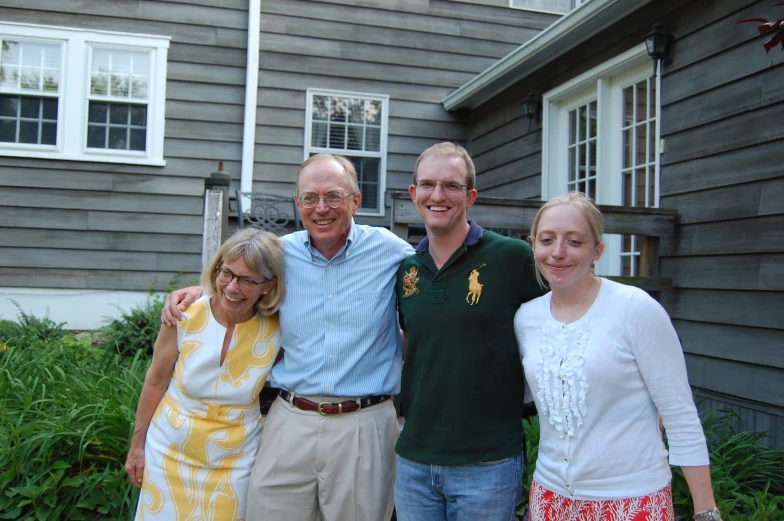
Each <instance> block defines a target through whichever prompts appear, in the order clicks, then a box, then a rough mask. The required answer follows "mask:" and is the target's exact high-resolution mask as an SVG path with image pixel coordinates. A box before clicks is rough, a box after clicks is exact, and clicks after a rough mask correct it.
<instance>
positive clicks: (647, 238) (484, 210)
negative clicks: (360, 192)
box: [389, 192, 677, 291]
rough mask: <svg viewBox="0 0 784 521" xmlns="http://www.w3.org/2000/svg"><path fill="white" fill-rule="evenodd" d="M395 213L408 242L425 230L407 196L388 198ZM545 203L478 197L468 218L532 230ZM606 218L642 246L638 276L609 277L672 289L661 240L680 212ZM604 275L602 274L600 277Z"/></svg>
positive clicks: (629, 211) (613, 209) (611, 210)
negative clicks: (663, 270)
mask: <svg viewBox="0 0 784 521" xmlns="http://www.w3.org/2000/svg"><path fill="white" fill-rule="evenodd" d="M389 196H390V201H391V206H392V212H391V214H392V215H391V222H390V229H391V230H392V231H393V232H394V233H395V234H397V235H398V236H399V237H401V238H403V239H405V240H407V241H408V240H409V239H410V238H411V236H410V233H409V232H410V227H411V226H419V227H421V226H422V218H421V217H420V216H419V213H418V212H417V210H416V207H415V206H414V203H413V202H412V201H411V196H410V195H409V193H408V192H391V193H390V194H389ZM543 204H544V201H534V200H530V199H523V200H521V199H504V198H499V197H478V198H477V200H476V202H475V203H474V205H473V206H472V207H471V208H469V209H468V217H469V218H470V219H474V220H475V221H476V222H477V223H479V224H481V225H482V227H484V228H503V229H516V230H530V228H531V224H532V223H533V220H534V217H535V216H536V212H537V211H538V210H539V208H540V207H541V206H542V205H543ZM599 209H600V210H601V212H602V215H603V216H604V232H605V233H609V234H615V233H617V234H628V235H636V236H637V237H638V239H639V243H640V257H639V275H638V276H635V277H614V276H613V277H608V278H610V279H612V280H617V281H618V282H623V283H624V284H629V285H632V286H637V287H639V288H642V289H645V290H647V291H663V290H668V289H671V288H672V279H669V278H662V277H659V240H660V238H661V237H671V236H672V235H673V234H674V233H675V220H676V218H677V211H676V210H674V209H670V208H638V207H631V206H610V205H599ZM600 275H601V273H600Z"/></svg>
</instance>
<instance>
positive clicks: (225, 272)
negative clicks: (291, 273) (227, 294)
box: [218, 266, 269, 292]
mask: <svg viewBox="0 0 784 521" xmlns="http://www.w3.org/2000/svg"><path fill="white" fill-rule="evenodd" d="M235 278H236V279H237V286H239V288H240V289H241V290H242V291H245V292H248V291H251V290H253V288H255V287H256V286H261V285H262V284H264V283H265V282H269V279H265V280H263V281H262V282H256V281H255V280H253V279H251V278H249V277H240V276H239V275H236V274H235V273H234V272H233V271H231V270H230V269H229V268H227V267H226V266H220V267H218V280H219V281H221V282H223V283H224V284H231V281H232V280H234V279H235Z"/></svg>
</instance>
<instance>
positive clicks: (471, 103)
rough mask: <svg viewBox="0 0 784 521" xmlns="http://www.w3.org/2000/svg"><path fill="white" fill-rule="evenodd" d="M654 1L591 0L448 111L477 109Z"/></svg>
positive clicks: (475, 83) (451, 101)
mask: <svg viewBox="0 0 784 521" xmlns="http://www.w3.org/2000/svg"><path fill="white" fill-rule="evenodd" d="M652 1H653V0H591V1H590V2H586V3H584V4H582V5H581V6H579V7H577V8H575V9H572V11H570V12H569V13H567V14H566V15H564V16H563V17H562V18H559V19H558V20H557V21H556V22H554V23H553V24H552V25H550V26H549V27H548V28H547V29H545V30H544V31H542V32H541V33H539V34H537V35H536V36H534V37H533V38H531V39H530V40H528V41H527V42H525V43H524V44H522V45H521V46H520V47H518V48H517V49H515V50H514V51H512V52H510V53H509V54H507V55H506V56H504V57H503V58H501V59H500V60H499V61H498V62H496V63H495V64H494V65H492V66H490V67H488V68H487V69H485V70H484V71H482V72H481V73H479V75H477V76H476V77H474V78H473V79H471V80H470V81H468V82H467V83H465V84H464V85H463V86H462V87H460V88H459V89H457V90H456V91H454V92H453V93H451V94H450V95H449V96H447V97H445V98H444V99H443V100H442V101H441V103H442V104H443V106H444V108H445V109H446V110H448V111H453V110H457V109H460V108H471V109H473V108H476V107H478V106H480V105H481V104H483V103H485V102H486V101H488V100H489V99H491V98H492V97H493V96H496V95H497V94H500V93H501V92H502V91H503V90H504V89H506V88H507V87H509V86H511V85H513V84H515V83H516V82H518V81H520V80H522V79H523V78H525V77H527V76H529V75H530V74H531V73H533V72H535V71H537V70H539V69H541V68H542V67H544V66H546V65H547V64H548V63H551V62H552V61H553V60H555V59H557V58H558V57H559V56H562V55H564V54H566V53H567V52H569V51H570V50H571V49H573V48H575V47H576V46H578V45H580V44H581V43H582V42H584V41H585V40H587V39H588V38H590V37H591V36H593V35H595V34H598V33H600V32H601V31H603V30H604V29H606V28H607V27H609V26H610V25H612V24H613V23H615V22H617V21H618V20H621V19H623V18H624V17H626V16H627V15H629V14H630V13H633V12H634V11H636V10H637V9H639V8H641V7H642V6H644V5H646V4H648V3H650V2H652Z"/></svg>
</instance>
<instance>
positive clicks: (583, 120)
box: [577, 105, 588, 141]
mask: <svg viewBox="0 0 784 521" xmlns="http://www.w3.org/2000/svg"><path fill="white" fill-rule="evenodd" d="M578 114H579V115H578V121H577V124H578V132H577V139H578V140H579V141H585V127H586V125H587V123H588V112H587V111H586V110H585V106H584V105H583V106H582V107H580V108H579V112H578Z"/></svg>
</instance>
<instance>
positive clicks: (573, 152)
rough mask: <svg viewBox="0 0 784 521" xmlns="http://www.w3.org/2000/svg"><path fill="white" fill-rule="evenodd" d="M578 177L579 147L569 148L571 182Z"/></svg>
mask: <svg viewBox="0 0 784 521" xmlns="http://www.w3.org/2000/svg"><path fill="white" fill-rule="evenodd" d="M576 176H577V147H573V146H572V147H569V181H574V180H575V178H576Z"/></svg>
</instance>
